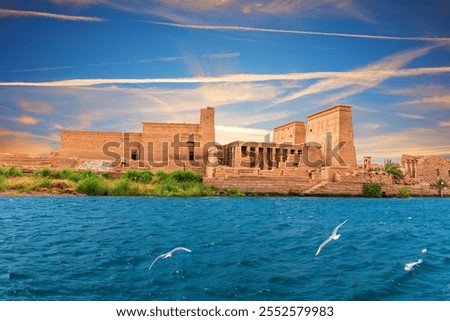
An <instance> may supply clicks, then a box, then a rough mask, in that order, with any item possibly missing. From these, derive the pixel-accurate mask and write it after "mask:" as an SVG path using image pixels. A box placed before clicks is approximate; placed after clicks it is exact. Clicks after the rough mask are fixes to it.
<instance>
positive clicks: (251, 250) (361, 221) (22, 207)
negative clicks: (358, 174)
mask: <svg viewBox="0 0 450 321" xmlns="http://www.w3.org/2000/svg"><path fill="white" fill-rule="evenodd" d="M449 205H450V199H438V198H413V199H363V198H302V197H288V198H283V197H264V198H259V197H255V198H252V197H247V198H225V197H218V198H154V197H130V198H128V197H122V198H113V197H107V198H104V197H15V198H9V197H1V198H0V249H1V251H0V299H1V300H449V299H450V268H449V266H450V236H449V232H450V210H449ZM346 219H348V222H347V223H346V224H345V225H343V226H342V227H341V228H340V230H339V233H340V234H341V237H340V239H339V240H336V241H333V242H331V243H329V244H327V245H326V246H325V247H324V249H323V250H322V252H321V253H320V254H319V255H318V256H315V254H316V251H317V248H318V246H319V245H320V244H321V243H322V241H324V240H325V239H326V238H327V237H328V236H329V235H330V234H331V232H332V230H333V229H334V227H335V226H336V225H338V224H339V223H341V222H343V221H344V220H346ZM177 246H184V247H187V248H189V249H191V250H192V253H187V252H183V251H179V252H175V253H174V255H173V257H172V258H168V259H160V260H158V261H157V262H156V263H155V265H154V266H153V268H152V269H151V270H148V267H149V265H150V264H151V262H152V261H153V260H154V259H155V258H156V257H157V256H158V255H160V254H162V253H165V252H168V251H169V250H171V249H172V248H174V247H177ZM424 249H426V251H424ZM422 252H426V253H422ZM419 259H422V260H423V263H421V264H419V265H416V266H415V267H414V268H413V269H412V270H411V271H406V270H404V266H405V264H406V263H411V262H416V261H418V260H419Z"/></svg>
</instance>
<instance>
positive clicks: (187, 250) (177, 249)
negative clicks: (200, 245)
mask: <svg viewBox="0 0 450 321" xmlns="http://www.w3.org/2000/svg"><path fill="white" fill-rule="evenodd" d="M176 251H186V252H192V251H191V250H189V249H187V248H185V247H181V246H180V247H176V248H174V249H173V250H171V251H169V252H167V253H164V254H161V255H160V256H158V257H157V258H156V259H154V260H153V262H152V264H151V265H150V267H149V268H148V269H149V270H150V269H151V268H152V267H153V264H155V262H156V261H158V260H159V259H168V258H171V257H172V254H173V252H176Z"/></svg>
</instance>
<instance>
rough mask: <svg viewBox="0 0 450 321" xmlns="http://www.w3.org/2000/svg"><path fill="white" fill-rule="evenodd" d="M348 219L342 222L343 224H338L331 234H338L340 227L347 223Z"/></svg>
mask: <svg viewBox="0 0 450 321" xmlns="http://www.w3.org/2000/svg"><path fill="white" fill-rule="evenodd" d="M347 221H348V220H345V221H344V222H342V223H341V224H339V225H338V226H336V227H335V228H334V230H333V233H332V234H331V235H336V234H337V231H338V230H339V228H340V227H341V226H342V225H344V224H345V223H347Z"/></svg>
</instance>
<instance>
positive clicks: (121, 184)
mask: <svg viewBox="0 0 450 321" xmlns="http://www.w3.org/2000/svg"><path fill="white" fill-rule="evenodd" d="M110 195H113V196H135V195H139V187H138V186H137V185H136V183H134V182H131V181H130V180H127V179H120V180H118V181H117V182H116V184H115V185H114V187H113V188H112V189H111V191H110Z"/></svg>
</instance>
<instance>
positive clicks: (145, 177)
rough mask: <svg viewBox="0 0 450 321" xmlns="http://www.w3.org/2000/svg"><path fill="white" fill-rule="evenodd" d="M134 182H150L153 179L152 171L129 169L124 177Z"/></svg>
mask: <svg viewBox="0 0 450 321" xmlns="http://www.w3.org/2000/svg"><path fill="white" fill-rule="evenodd" d="M121 178H123V179H127V180H130V181H133V182H141V183H146V184H148V183H150V182H151V181H152V179H153V173H152V172H150V171H138V170H135V169H129V170H127V171H126V172H125V173H124V174H123V175H122V177H121Z"/></svg>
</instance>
